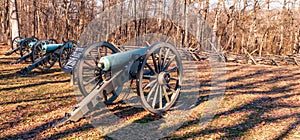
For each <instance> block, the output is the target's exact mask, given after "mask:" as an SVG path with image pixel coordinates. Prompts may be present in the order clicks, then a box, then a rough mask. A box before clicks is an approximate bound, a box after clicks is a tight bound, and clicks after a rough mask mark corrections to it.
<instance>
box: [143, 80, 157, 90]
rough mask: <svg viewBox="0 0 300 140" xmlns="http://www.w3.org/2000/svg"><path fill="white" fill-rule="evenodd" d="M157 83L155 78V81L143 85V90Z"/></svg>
mask: <svg viewBox="0 0 300 140" xmlns="http://www.w3.org/2000/svg"><path fill="white" fill-rule="evenodd" d="M155 83H156V80H153V81H151V82H149V83H148V84H147V85H145V86H144V87H143V90H145V89H147V88H149V87H151V86H153V84H155Z"/></svg>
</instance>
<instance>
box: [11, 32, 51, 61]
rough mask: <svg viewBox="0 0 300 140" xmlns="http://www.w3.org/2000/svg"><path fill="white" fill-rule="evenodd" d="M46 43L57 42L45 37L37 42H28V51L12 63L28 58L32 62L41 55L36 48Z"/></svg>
mask: <svg viewBox="0 0 300 140" xmlns="http://www.w3.org/2000/svg"><path fill="white" fill-rule="evenodd" d="M46 44H57V41H56V40H55V39H52V38H51V39H47V40H40V41H37V42H30V43H28V45H27V46H28V48H29V51H27V54H25V55H23V56H22V57H20V58H18V59H17V60H16V62H14V63H20V62H22V61H26V60H29V61H31V62H32V63H34V62H35V60H37V59H38V58H39V57H38V56H41V55H43V52H42V51H40V50H38V49H37V48H40V46H41V45H46Z"/></svg>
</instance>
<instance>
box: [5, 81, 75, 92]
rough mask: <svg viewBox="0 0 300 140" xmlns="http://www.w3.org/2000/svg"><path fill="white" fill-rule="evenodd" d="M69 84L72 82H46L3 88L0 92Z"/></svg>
mask: <svg viewBox="0 0 300 140" xmlns="http://www.w3.org/2000/svg"><path fill="white" fill-rule="evenodd" d="M67 82H70V80H57V81H44V82H39V83H34V84H28V85H22V86H16V87H8V88H2V89H0V90H3V91H9V90H16V89H20V88H31V87H34V86H40V85H45V84H55V83H67Z"/></svg>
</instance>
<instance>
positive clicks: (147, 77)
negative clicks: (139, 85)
mask: <svg viewBox="0 0 300 140" xmlns="http://www.w3.org/2000/svg"><path fill="white" fill-rule="evenodd" d="M155 78H156V76H153V75H143V79H155Z"/></svg>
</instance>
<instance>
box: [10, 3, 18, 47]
mask: <svg viewBox="0 0 300 140" xmlns="http://www.w3.org/2000/svg"><path fill="white" fill-rule="evenodd" d="M9 11H10V12H9V13H10V14H9V15H10V20H9V21H10V27H11V39H13V38H15V37H17V36H20V30H19V20H18V8H17V2H16V0H10V3H9ZM11 39H10V40H9V41H8V44H9V45H10V44H11Z"/></svg>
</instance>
